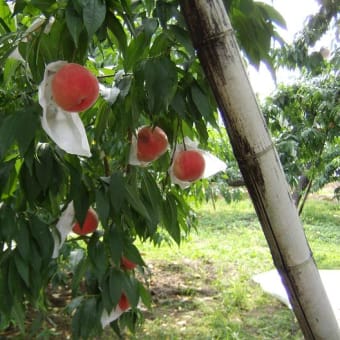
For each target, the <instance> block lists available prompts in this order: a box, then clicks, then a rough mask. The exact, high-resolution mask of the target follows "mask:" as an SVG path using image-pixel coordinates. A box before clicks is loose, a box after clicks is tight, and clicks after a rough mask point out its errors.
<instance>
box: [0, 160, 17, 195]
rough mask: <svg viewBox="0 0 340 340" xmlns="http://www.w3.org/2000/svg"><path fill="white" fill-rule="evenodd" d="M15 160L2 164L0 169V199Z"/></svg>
mask: <svg viewBox="0 0 340 340" xmlns="http://www.w3.org/2000/svg"><path fill="white" fill-rule="evenodd" d="M15 161H16V160H15V159H12V160H11V161H9V162H4V163H3V164H2V165H1V168H0V197H1V194H2V192H3V191H4V190H5V189H6V184H7V181H8V179H9V176H10V174H11V172H12V171H13V168H14V165H15Z"/></svg>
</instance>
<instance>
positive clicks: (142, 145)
mask: <svg viewBox="0 0 340 340" xmlns="http://www.w3.org/2000/svg"><path fill="white" fill-rule="evenodd" d="M167 148H168V137H167V135H166V133H165V132H164V131H163V130H162V129H161V128H160V127H158V126H156V127H151V126H144V127H142V128H141V129H139V130H138V133H137V158H138V160H139V161H142V162H151V161H154V160H156V159H157V158H158V157H160V156H161V155H162V154H163V153H164V152H165V151H166V150H167Z"/></svg>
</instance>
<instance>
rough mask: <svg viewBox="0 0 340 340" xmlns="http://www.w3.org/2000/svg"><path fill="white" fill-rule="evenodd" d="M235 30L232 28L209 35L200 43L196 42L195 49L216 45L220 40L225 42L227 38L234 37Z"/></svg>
mask: <svg viewBox="0 0 340 340" xmlns="http://www.w3.org/2000/svg"><path fill="white" fill-rule="evenodd" d="M233 35H234V30H233V29H232V28H227V29H225V30H223V31H221V32H218V33H216V34H212V35H207V36H206V37H204V38H203V39H202V40H200V41H197V40H196V41H195V48H196V49H200V48H201V47H204V46H207V45H211V44H214V43H215V42H217V41H219V40H225V38H226V37H227V36H233Z"/></svg>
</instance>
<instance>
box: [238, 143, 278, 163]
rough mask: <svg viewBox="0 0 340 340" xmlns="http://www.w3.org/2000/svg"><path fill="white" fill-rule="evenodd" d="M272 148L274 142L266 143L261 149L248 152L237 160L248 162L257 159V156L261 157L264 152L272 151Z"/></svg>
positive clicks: (273, 147)
mask: <svg viewBox="0 0 340 340" xmlns="http://www.w3.org/2000/svg"><path fill="white" fill-rule="evenodd" d="M273 150H275V145H274V143H270V144H269V145H267V146H266V147H265V148H263V149H262V150H260V151H258V152H255V153H248V154H247V155H245V156H244V157H238V158H237V160H238V161H239V162H241V163H248V162H249V161H251V160H252V161H254V160H257V159H258V158H261V157H262V156H264V155H265V154H266V153H268V152H270V151H273Z"/></svg>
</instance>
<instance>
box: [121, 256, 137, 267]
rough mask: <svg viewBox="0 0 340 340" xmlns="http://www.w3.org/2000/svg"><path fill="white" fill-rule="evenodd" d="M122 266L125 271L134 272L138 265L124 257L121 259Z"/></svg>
mask: <svg viewBox="0 0 340 340" xmlns="http://www.w3.org/2000/svg"><path fill="white" fill-rule="evenodd" d="M120 264H121V266H122V267H123V268H124V269H127V270H132V269H135V268H136V264H135V263H133V262H132V261H130V260H129V259H127V258H126V257H125V256H122V258H121V259H120Z"/></svg>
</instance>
